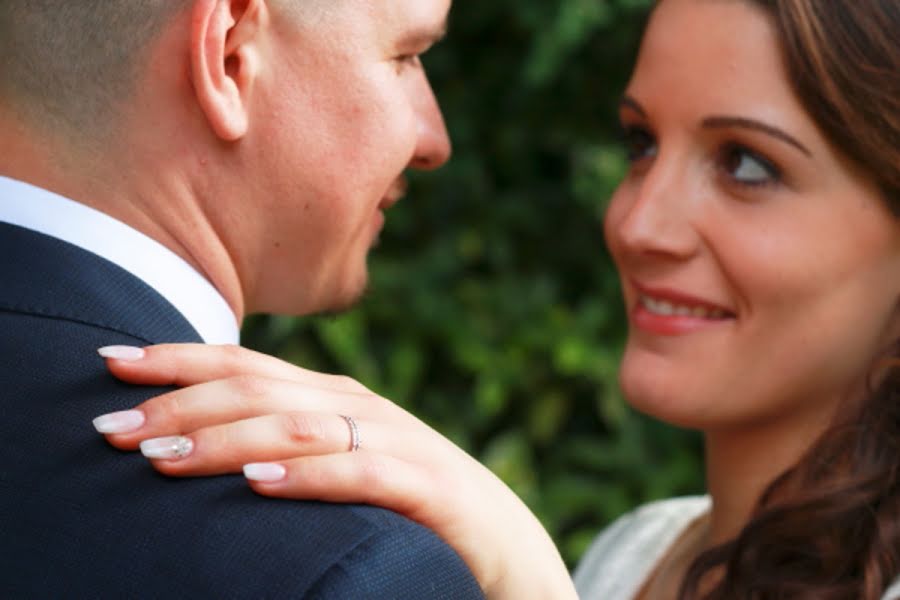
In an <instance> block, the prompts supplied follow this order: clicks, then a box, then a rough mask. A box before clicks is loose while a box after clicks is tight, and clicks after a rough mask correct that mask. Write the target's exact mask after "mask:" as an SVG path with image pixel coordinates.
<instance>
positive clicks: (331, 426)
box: [141, 412, 440, 477]
mask: <svg viewBox="0 0 900 600" xmlns="http://www.w3.org/2000/svg"><path fill="white" fill-rule="evenodd" d="M354 424H355V425H356V426H357V433H358V435H357V437H356V439H357V440H359V442H360V444H361V443H363V442H362V440H363V438H362V435H363V434H362V433H359V432H364V435H365V442H364V443H365V444H366V445H365V447H366V449H367V450H371V451H374V452H378V453H381V454H387V455H391V456H394V457H397V458H404V459H406V460H409V461H411V462H415V461H425V462H429V461H433V460H438V456H437V453H438V452H439V451H440V444H437V443H434V442H435V441H436V440H437V438H436V437H435V436H433V435H432V436H428V437H425V436H423V435H422V434H421V433H418V432H415V431H407V430H400V429H398V428H397V427H395V426H388V427H385V426H383V425H380V424H378V423H373V422H369V421H362V422H358V423H357V422H356V421H354ZM352 441H353V435H352V428H351V427H350V426H349V422H348V421H347V420H346V418H344V417H341V416H338V415H334V414H324V413H309V412H294V413H287V414H281V415H266V416H264V417H258V418H255V419H247V420H244V421H238V422H235V423H229V424H227V425H219V426H216V427H209V428H205V429H201V430H199V431H195V432H193V433H191V434H189V435H187V436H179V437H166V438H158V439H154V440H148V441H146V442H144V443H142V444H141V450H142V451H143V452H144V454H145V456H148V458H151V459H152V463H153V466H154V467H155V468H156V469H157V470H159V471H160V472H162V473H165V474H166V475H171V476H177V477H189V476H205V475H220V474H225V473H239V472H240V471H241V468H242V467H243V466H244V465H245V464H247V463H250V462H261V461H273V460H274V461H277V460H287V459H292V458H297V457H301V456H318V455H324V454H342V453H347V452H350V451H351V447H352ZM429 442H431V444H429Z"/></svg>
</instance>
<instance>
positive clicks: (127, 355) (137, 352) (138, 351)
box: [97, 346, 146, 362]
mask: <svg viewBox="0 0 900 600" xmlns="http://www.w3.org/2000/svg"><path fill="white" fill-rule="evenodd" d="M97 354H99V355H100V356H102V357H103V358H115V359H116V360H124V361H125V362H137V361H139V360H141V359H142V358H144V356H145V355H146V352H144V349H143V348H138V347H136V346H104V347H103V348H99V349H98V350H97Z"/></svg>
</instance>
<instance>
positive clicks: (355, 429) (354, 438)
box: [341, 415, 359, 452]
mask: <svg viewBox="0 0 900 600" xmlns="http://www.w3.org/2000/svg"><path fill="white" fill-rule="evenodd" d="M341 418H342V419H344V420H345V421H347V427H349V428H350V449H349V451H350V452H357V451H358V450H359V426H358V425H357V424H356V421H355V420H354V419H353V417H348V416H347V415H341Z"/></svg>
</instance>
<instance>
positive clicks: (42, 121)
mask: <svg viewBox="0 0 900 600" xmlns="http://www.w3.org/2000/svg"><path fill="white" fill-rule="evenodd" d="M186 5H187V0H77V1H73V0H0V57H2V59H0V60H2V63H0V98H2V100H3V102H5V103H7V104H9V105H10V106H11V107H12V108H13V110H14V111H16V112H17V113H18V114H21V115H22V116H23V117H24V118H25V119H26V120H27V121H28V122H30V123H32V124H35V125H39V126H41V127H44V128H47V127H50V128H53V129H58V128H60V127H64V128H66V129H68V130H70V131H69V132H70V133H75V132H84V130H86V129H87V130H88V132H98V130H103V129H104V128H105V127H104V126H105V125H107V124H108V123H109V121H110V120H111V119H112V116H113V115H114V114H116V113H117V112H118V111H117V108H118V107H119V106H120V103H121V102H122V100H123V98H125V97H127V96H128V95H129V94H130V93H131V91H132V89H133V86H134V82H135V80H136V77H137V74H138V70H139V69H138V67H139V65H140V58H141V57H142V53H143V52H144V51H145V50H146V49H147V48H148V46H149V43H150V42H151V41H152V40H153V39H154V38H155V36H157V35H158V34H159V33H160V32H161V30H162V28H163V26H164V25H165V24H166V23H167V22H168V20H169V19H170V18H171V17H172V16H173V15H175V14H177V12H178V11H180V10H183V9H184V8H185V7H186Z"/></svg>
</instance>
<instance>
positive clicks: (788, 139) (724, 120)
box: [703, 116, 813, 158]
mask: <svg viewBox="0 0 900 600" xmlns="http://www.w3.org/2000/svg"><path fill="white" fill-rule="evenodd" d="M703 127H704V128H706V129H722V128H731V127H739V128H742V129H752V130H753V131H759V132H761V133H765V134H767V135H770V136H772V137H774V138H777V139H779V140H781V141H782V142H785V143H787V144H790V145H791V146H793V147H794V148H797V149H798V150H800V151H801V152H802V153H803V154H805V155H806V156H808V157H810V158H812V156H813V153H812V152H811V151H810V150H809V148H807V147H806V146H804V145H803V144H801V143H800V142H799V141H798V140H797V138H795V137H793V136H792V135H790V134H788V133H786V132H784V131H782V130H781V129H779V128H777V127H775V126H773V125H767V124H766V123H763V122H761V121H756V120H754V119H748V118H746V117H729V116H714V117H707V118H706V119H703Z"/></svg>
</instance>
